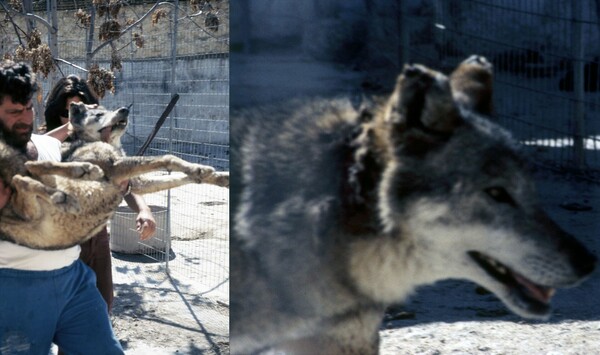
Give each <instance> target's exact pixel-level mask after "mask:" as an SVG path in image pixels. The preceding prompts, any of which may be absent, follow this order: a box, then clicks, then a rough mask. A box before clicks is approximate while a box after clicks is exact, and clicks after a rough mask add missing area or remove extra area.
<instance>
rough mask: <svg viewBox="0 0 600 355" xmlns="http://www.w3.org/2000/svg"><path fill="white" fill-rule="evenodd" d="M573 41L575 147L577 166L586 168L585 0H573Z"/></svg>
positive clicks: (580, 168)
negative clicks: (583, 21) (583, 0)
mask: <svg viewBox="0 0 600 355" xmlns="http://www.w3.org/2000/svg"><path fill="white" fill-rule="evenodd" d="M571 11H572V13H573V14H572V30H573V32H572V33H573V34H572V41H573V58H574V59H575V61H574V63H573V74H574V76H573V89H574V93H575V113H574V117H573V118H574V120H573V123H574V124H573V149H574V158H575V161H574V163H575V167H576V168H577V169H579V170H583V169H584V165H585V147H584V137H585V107H584V96H585V92H584V85H585V83H584V79H585V78H584V77H583V74H584V73H583V67H584V64H585V63H584V45H583V23H582V22H581V21H582V20H583V2H582V1H572V2H571Z"/></svg>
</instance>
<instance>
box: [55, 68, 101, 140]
mask: <svg viewBox="0 0 600 355" xmlns="http://www.w3.org/2000/svg"><path fill="white" fill-rule="evenodd" d="M71 102H83V103H84V104H86V105H98V104H99V102H98V98H97V97H96V95H95V94H94V93H93V92H92V90H90V88H89V86H88V85H87V83H86V82H85V81H83V80H82V79H81V78H79V77H78V76H77V75H69V76H67V77H66V78H62V79H60V80H59V81H58V82H57V83H56V85H54V88H52V91H51V92H50V95H49V96H48V99H47V100H46V110H45V111H44V117H45V119H46V129H47V131H48V132H50V131H52V130H53V129H56V128H58V127H60V126H62V125H64V124H65V123H67V122H69V104H70V103H71Z"/></svg>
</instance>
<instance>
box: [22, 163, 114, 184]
mask: <svg viewBox="0 0 600 355" xmlns="http://www.w3.org/2000/svg"><path fill="white" fill-rule="evenodd" d="M25 167H26V168H27V170H28V171H29V172H30V173H31V174H32V175H34V176H42V175H60V176H64V177H67V178H73V179H83V180H100V179H102V178H103V177H104V171H102V169H101V168H100V167H99V166H97V165H95V164H92V163H88V162H64V163H61V162H53V161H28V162H26V163H25Z"/></svg>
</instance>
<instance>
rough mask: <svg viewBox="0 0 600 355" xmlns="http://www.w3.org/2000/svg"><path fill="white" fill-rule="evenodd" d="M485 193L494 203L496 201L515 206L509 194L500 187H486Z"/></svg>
mask: <svg viewBox="0 0 600 355" xmlns="http://www.w3.org/2000/svg"><path fill="white" fill-rule="evenodd" d="M485 192H486V193H487V194H488V195H489V196H490V197H491V198H493V199H494V201H496V202H500V203H508V204H509V205H511V206H516V205H517V203H516V202H515V200H513V198H512V197H511V196H510V194H509V193H508V192H507V191H506V190H505V189H504V188H503V187H500V186H494V187H488V188H487V189H485Z"/></svg>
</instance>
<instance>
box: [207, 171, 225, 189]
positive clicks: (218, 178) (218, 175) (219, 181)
mask: <svg viewBox="0 0 600 355" xmlns="http://www.w3.org/2000/svg"><path fill="white" fill-rule="evenodd" d="M204 183H205V184H212V185H217V186H221V187H227V188H228V187H229V173H228V172H223V171H217V172H215V173H214V174H212V175H210V176H208V177H207V178H206V179H205V180H204Z"/></svg>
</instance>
